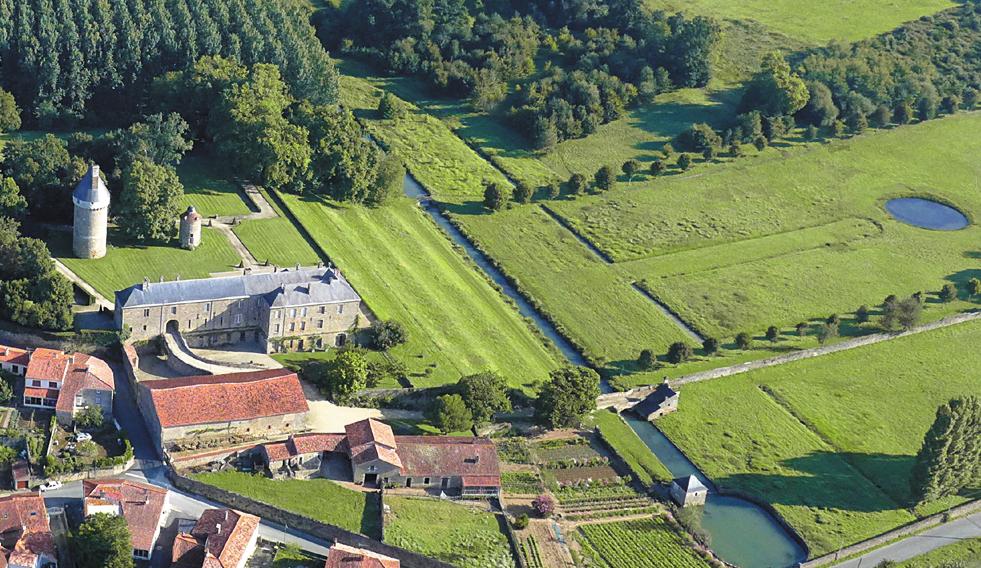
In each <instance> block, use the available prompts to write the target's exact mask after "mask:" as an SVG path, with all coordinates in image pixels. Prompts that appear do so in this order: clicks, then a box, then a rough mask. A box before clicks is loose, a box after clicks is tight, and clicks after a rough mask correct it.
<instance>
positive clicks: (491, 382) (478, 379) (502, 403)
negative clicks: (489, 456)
mask: <svg viewBox="0 0 981 568" xmlns="http://www.w3.org/2000/svg"><path fill="white" fill-rule="evenodd" d="M457 387H458V388H459V390H460V396H461V397H463V402H464V403H465V404H466V405H467V408H468V409H470V414H471V415H472V416H473V421H474V423H475V424H477V425H478V426H479V425H482V424H486V423H488V422H490V421H491V419H492V418H493V417H494V414H496V413H498V412H507V411H509V410H511V399H510V397H509V396H508V383H507V381H506V380H505V379H504V377H502V376H501V375H500V374H498V373H493V372H489V371H488V372H484V373H477V374H474V375H467V376H465V377H462V378H461V379H460V381H459V382H458V383H457Z"/></svg>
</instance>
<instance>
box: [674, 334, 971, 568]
mask: <svg viewBox="0 0 981 568" xmlns="http://www.w3.org/2000/svg"><path fill="white" fill-rule="evenodd" d="M979 338H981V322H979V321H973V322H970V323H964V324H959V325H956V326H952V327H947V328H944V329H940V330H935V331H931V332H926V333H921V334H918V335H915V336H910V337H906V338H901V339H896V340H893V341H888V342H884V343H879V344H876V345H872V346H868V347H863V348H859V349H854V350H850V351H845V352H841V353H836V354H832V355H826V356H823V357H818V358H814V359H808V360H804V361H799V362H795V363H789V364H785V365H780V366H778V367H770V368H766V369H761V370H758V371H753V372H750V373H746V374H743V375H738V376H733V377H729V378H725V379H718V380H713V381H705V382H701V383H695V384H691V385H686V386H685V387H683V388H682V391H681V392H682V394H681V403H680V407H679V411H678V412H676V413H673V414H670V415H667V416H665V417H663V418H661V419H659V420H658V426H659V427H660V428H661V429H662V430H664V432H665V433H666V434H667V435H668V437H670V438H671V440H672V441H673V442H674V443H675V444H676V445H678V446H679V447H680V448H681V449H682V451H684V452H685V454H686V455H687V456H688V457H689V458H691V459H692V461H694V462H695V464H696V465H698V466H699V467H700V468H701V469H702V471H704V472H705V473H706V475H707V476H708V477H709V478H710V479H712V480H713V481H714V482H715V483H716V484H717V485H719V486H721V487H723V488H729V489H736V490H739V491H742V492H745V493H749V494H750V495H753V496H755V497H756V498H758V499H760V500H762V501H766V502H768V503H770V504H771V505H773V507H774V508H775V509H776V510H777V512H779V513H780V515H781V516H783V518H784V519H785V520H786V521H787V522H788V523H790V525H791V526H793V527H794V528H795V529H796V530H797V532H798V533H799V534H800V535H801V537H802V538H803V539H804V540H805V542H807V544H808V547H809V548H810V553H811V555H812V556H819V555H821V554H824V553H826V552H829V551H831V550H834V549H836V548H837V547H839V546H842V545H848V544H850V543H853V542H857V541H859V540H862V539H865V538H868V537H871V536H874V535H876V534H879V533H882V532H885V531H887V530H889V529H892V528H895V527H896V526H898V525H901V524H904V523H907V522H909V521H912V520H913V519H914V516H913V514H912V513H911V512H910V510H908V509H907V507H908V505H909V498H910V496H909V493H908V486H909V473H910V468H911V467H912V462H913V456H914V454H915V453H916V451H917V450H918V449H919V446H920V443H921V442H922V439H923V435H924V433H925V432H926V430H927V429H928V428H929V426H930V424H931V423H932V422H933V418H934V414H935V412H936V408H937V406H939V405H940V404H942V403H943V402H944V401H946V400H948V399H949V398H951V397H954V396H958V395H965V394H971V393H976V392H977V373H976V370H977V369H978V368H981V351H979V350H978V349H977V347H976V346H977V342H978V339H979ZM955 502H957V499H953V500H951V499H948V500H945V501H941V502H937V503H932V504H928V505H927V506H924V507H922V508H919V509H917V510H916V512H917V513H918V514H929V513H931V512H936V511H937V510H942V509H944V508H946V507H947V506H949V505H951V504H952V503H955Z"/></svg>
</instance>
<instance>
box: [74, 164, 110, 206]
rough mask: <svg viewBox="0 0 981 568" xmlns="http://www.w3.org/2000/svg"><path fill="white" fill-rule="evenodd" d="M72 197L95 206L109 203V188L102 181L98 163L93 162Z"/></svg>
mask: <svg viewBox="0 0 981 568" xmlns="http://www.w3.org/2000/svg"><path fill="white" fill-rule="evenodd" d="M72 198H73V200H74V201H75V202H76V203H77V202H82V203H85V204H90V205H95V206H103V205H109V189H108V188H107V187H106V184H105V182H103V181H102V176H101V175H100V173H99V166H98V165H96V164H92V165H91V166H90V167H89V171H88V172H86V173H85V177H83V178H82V180H81V181H80V182H78V185H76V186H75V191H73V192H72Z"/></svg>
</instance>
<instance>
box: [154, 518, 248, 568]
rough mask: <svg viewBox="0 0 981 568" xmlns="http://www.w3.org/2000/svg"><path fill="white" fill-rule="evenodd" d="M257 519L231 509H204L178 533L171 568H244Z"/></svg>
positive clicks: (173, 548)
mask: <svg viewBox="0 0 981 568" xmlns="http://www.w3.org/2000/svg"><path fill="white" fill-rule="evenodd" d="M258 539H259V517H256V516H255V515H249V514H246V513H242V512H240V511H235V510H232V509H206V510H205V511H204V512H203V513H202V514H201V518H200V519H198V521H197V523H195V524H194V526H193V527H188V530H179V531H178V533H177V536H176V537H175V538H174V546H173V547H172V549H171V550H172V554H171V567H172V568H243V567H244V566H245V563H246V562H247V561H248V560H249V558H250V557H251V556H252V554H253V553H254V552H255V548H256V542H257V541H258Z"/></svg>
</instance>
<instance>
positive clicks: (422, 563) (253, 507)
mask: <svg viewBox="0 0 981 568" xmlns="http://www.w3.org/2000/svg"><path fill="white" fill-rule="evenodd" d="M168 475H169V476H170V480H171V482H172V483H173V484H174V487H176V488H177V489H180V490H182V491H186V492H188V493H193V494H195V495H200V496H202V497H205V498H206V499H210V500H212V501H214V502H216V503H222V504H224V505H226V506H228V507H232V508H234V509H238V510H239V511H244V512H246V513H249V514H252V515H256V516H258V517H260V518H262V519H265V520H268V521H272V522H274V523H278V524H281V525H284V526H288V527H290V528H293V529H296V530H298V531H301V532H304V533H306V534H308V535H310V536H313V537H315V538H318V539H320V540H322V541H323V542H325V543H330V542H340V543H342V544H346V545H348V546H354V547H357V548H363V549H365V550H370V551H372V552H376V553H378V554H384V555H385V556H390V557H392V558H397V559H399V561H400V562H401V563H402V568H453V566H452V565H451V564H447V563H445V562H441V561H439V560H435V559H433V558H428V557H426V556H423V555H421V554H417V553H415V552H412V551H410V550H406V549H404V548H399V547H397V546H391V545H388V544H385V543H383V542H379V541H377V540H374V539H372V538H369V537H367V536H365V535H363V534H358V533H353V532H350V531H347V530H344V529H342V528H340V527H337V526H334V525H328V524H326V523H322V522H320V521H316V520H314V519H311V518H309V517H304V516H302V515H297V514H296V513H291V512H288V511H283V510H281V509H279V508H277V507H273V506H272V505H268V504H266V503H262V502H260V501H256V500H255V499H250V498H248V497H245V496H242V495H239V494H237V493H232V492H231V491H225V490H224V489H220V488H218V487H215V486H213V485H208V484H206V483H202V482H200V481H196V480H194V479H191V478H189V477H185V476H183V475H181V474H179V473H177V472H176V471H174V470H173V469H169V470H168Z"/></svg>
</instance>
